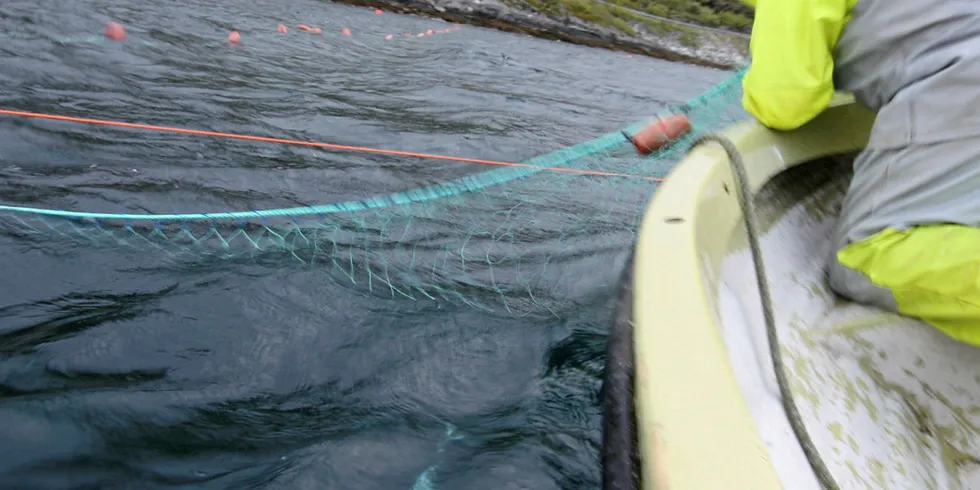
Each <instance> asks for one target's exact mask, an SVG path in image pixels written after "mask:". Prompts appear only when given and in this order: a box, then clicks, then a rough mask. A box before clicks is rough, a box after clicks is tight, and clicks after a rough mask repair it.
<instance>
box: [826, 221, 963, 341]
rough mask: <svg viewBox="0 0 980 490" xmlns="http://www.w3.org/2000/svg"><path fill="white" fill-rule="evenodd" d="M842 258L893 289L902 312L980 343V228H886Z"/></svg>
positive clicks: (839, 255) (850, 247) (839, 256)
mask: <svg viewBox="0 0 980 490" xmlns="http://www.w3.org/2000/svg"><path fill="white" fill-rule="evenodd" d="M837 259H838V261H840V263H841V265H843V266H845V267H847V268H849V269H852V270H855V271H858V272H860V273H862V274H864V275H865V276H867V278H868V279H869V280H870V281H871V283H873V284H875V285H877V286H879V287H882V288H886V289H888V290H890V291H891V292H892V294H893V295H894V298H895V303H896V304H897V305H898V312H899V313H901V314H902V315H905V316H909V317H914V318H918V319H921V320H923V321H925V322H926V323H929V324H930V325H933V326H934V327H936V328H938V329H939V330H941V331H943V332H944V333H946V334H947V335H949V336H950V337H953V338H954V339H957V340H959V341H962V342H966V343H968V344H972V345H976V346H980V228H971V227H967V226H961V225H929V226H919V227H913V228H910V229H908V230H905V231H896V230H893V229H886V230H884V231H882V232H880V233H878V234H876V235H874V236H871V237H870V238H868V239H866V240H863V241H860V242H856V243H852V244H850V245H848V246H846V247H844V248H843V249H841V250H840V251H838V252H837Z"/></svg>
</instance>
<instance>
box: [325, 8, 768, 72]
mask: <svg viewBox="0 0 980 490" xmlns="http://www.w3.org/2000/svg"><path fill="white" fill-rule="evenodd" d="M333 1H339V2H343V3H349V4H355V5H363V6H369V7H380V8H383V9H386V10H390V11H394V12H403V13H414V14H422V15H430V16H434V17H439V18H442V19H444V20H448V21H451V22H458V23H468V24H474V25H479V26H484V27H492V28H495V29H500V30H504V31H511V32H522V33H525V34H529V35H532V36H537V37H543V38H550V39H558V40H562V41H565V42H571V43H577V44H584V45H588V46H596V47H603V48H607V49H614V50H620V51H627V52H632V53H638V54H644V55H647V56H652V57H656V58H662V59H666V60H670V61H680V62H685V63H694V64H700V65H704V66H710V67H715V68H723V69H732V68H737V67H740V66H743V65H744V64H745V63H746V62H747V59H748V47H749V36H748V35H747V33H748V32H749V31H750V29H751V25H752V17H751V16H752V11H751V9H749V8H748V7H746V6H745V5H743V4H742V3H741V2H740V1H739V0H333Z"/></svg>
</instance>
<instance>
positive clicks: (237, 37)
mask: <svg viewBox="0 0 980 490" xmlns="http://www.w3.org/2000/svg"><path fill="white" fill-rule="evenodd" d="M241 40H242V35H241V34H239V33H238V31H231V33H230V34H228V42H230V43H232V44H238V43H239V42H241Z"/></svg>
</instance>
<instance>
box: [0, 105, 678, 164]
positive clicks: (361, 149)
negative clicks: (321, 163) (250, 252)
mask: <svg viewBox="0 0 980 490" xmlns="http://www.w3.org/2000/svg"><path fill="white" fill-rule="evenodd" d="M0 114H5V115H8V116H21V117H32V118H37V119H51V120H55V121H67V122H76V123H87V124H99V125H103V126H115V127H121V128H132V129H147V130H151V131H166V132H171V133H182V134H193V135H197V136H214V137H218V138H231V139H239V140H248V141H262V142H266V143H281V144H285V145H299V146H312V147H316V148H327V149H331V150H344V151H356V152H362V153H378V154H382V155H395V156H403V157H412V158H431V159H434V160H448V161H452V162H465V163H479V164H481V165H496V166H502V167H525V168H536V169H539V170H550V171H553V172H564V173H571V174H584V175H597V176H602V177H632V178H638V179H645V180H650V181H653V182H663V180H664V179H663V178H661V177H647V176H644V175H636V174H620V173H614V172H600V171H598V170H577V169H572V168H561V167H542V166H539V165H530V164H527V163H515V162H501V161H496V160H481V159H478V158H465V157H450V156H444V155H430V154H428V153H414V152H408V151H397V150H382V149H378V148H365V147H362V146H347V145H335V144H331V143H317V142H313V141H299V140H290V139H282V138H269V137H266V136H250V135H244V134H233V133H219V132H216V131H202V130H199V129H186V128H175V127H170V126H155V125H152V124H136V123H128V122H120V121H107V120H103V119H89V118H85V117H71V116H57V115H54V114H41V113H37V112H25V111H13V110H9V109H0Z"/></svg>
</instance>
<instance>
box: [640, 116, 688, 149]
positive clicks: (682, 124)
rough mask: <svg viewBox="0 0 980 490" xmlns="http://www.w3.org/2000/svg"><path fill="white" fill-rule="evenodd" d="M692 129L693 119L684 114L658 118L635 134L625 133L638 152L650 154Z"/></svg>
mask: <svg viewBox="0 0 980 490" xmlns="http://www.w3.org/2000/svg"><path fill="white" fill-rule="evenodd" d="M690 130H691V120H690V119H688V118H687V116H685V115H684V114H674V115H671V116H668V117H665V118H662V119H658V120H656V121H654V122H653V123H651V124H650V125H649V126H647V127H645V128H643V129H642V130H640V131H638V132H637V133H636V134H634V135H633V136H630V135H628V134H626V133H623V135H624V136H626V139H628V140H630V143H633V146H634V147H636V151H637V153H639V154H641V155H649V154H651V153H653V152H655V151H657V150H659V149H661V148H663V147H665V146H667V145H669V144H671V143H673V142H674V141H676V140H677V138H680V137H681V136H684V135H685V134H687V133H688V132H689V131H690Z"/></svg>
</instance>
